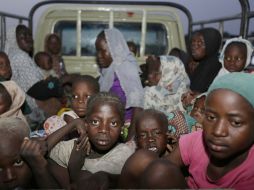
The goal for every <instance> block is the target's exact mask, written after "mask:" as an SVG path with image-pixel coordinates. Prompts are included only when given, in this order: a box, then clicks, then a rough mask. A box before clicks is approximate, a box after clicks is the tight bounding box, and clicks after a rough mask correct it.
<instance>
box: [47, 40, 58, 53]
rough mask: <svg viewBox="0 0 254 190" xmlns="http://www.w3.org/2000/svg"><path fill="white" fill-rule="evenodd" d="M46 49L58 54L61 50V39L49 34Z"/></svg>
mask: <svg viewBox="0 0 254 190" xmlns="http://www.w3.org/2000/svg"><path fill="white" fill-rule="evenodd" d="M47 48H48V51H49V52H50V53H52V54H59V53H60V51H61V41H60V40H59V38H58V37H56V36H50V38H49V40H48V42H47Z"/></svg>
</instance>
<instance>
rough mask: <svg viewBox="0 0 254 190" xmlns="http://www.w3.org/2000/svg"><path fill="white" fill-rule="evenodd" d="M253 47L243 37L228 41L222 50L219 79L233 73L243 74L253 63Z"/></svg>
mask: <svg viewBox="0 0 254 190" xmlns="http://www.w3.org/2000/svg"><path fill="white" fill-rule="evenodd" d="M252 52H253V47H252V45H251V43H250V42H249V41H248V40H245V39H242V37H238V38H232V39H229V40H227V41H226V43H225V45H224V46H223V48H222V51H221V54H220V58H219V61H220V62H221V64H222V68H221V70H220V72H219V73H218V75H217V77H219V76H222V75H224V74H226V73H231V72H242V71H243V70H244V69H245V68H246V67H247V66H248V65H249V64H250V62H251V55H252Z"/></svg>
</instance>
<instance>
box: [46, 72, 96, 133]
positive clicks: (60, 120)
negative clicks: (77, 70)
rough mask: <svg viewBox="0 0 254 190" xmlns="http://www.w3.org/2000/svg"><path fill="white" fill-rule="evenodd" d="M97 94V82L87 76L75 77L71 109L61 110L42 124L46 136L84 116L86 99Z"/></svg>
mask: <svg viewBox="0 0 254 190" xmlns="http://www.w3.org/2000/svg"><path fill="white" fill-rule="evenodd" d="M98 92H99V84H98V82H97V80H96V79H95V78H94V77H92V76H89V75H83V76H79V77H77V78H76V79H75V80H74V81H73V83H72V90H71V97H70V102H71V109H68V108H67V109H66V108H64V109H61V110H60V111H58V113H57V115H54V116H52V117H49V118H48V119H47V120H46V121H45V122H44V124H43V128H44V129H45V132H46V134H47V135H49V134H51V133H53V132H54V131H56V130H57V129H59V128H61V127H63V126H64V125H66V124H67V123H69V122H71V121H72V120H73V119H76V118H82V119H84V118H85V116H86V110H87V101H88V99H89V98H90V97H91V96H92V95H94V94H96V93H98Z"/></svg>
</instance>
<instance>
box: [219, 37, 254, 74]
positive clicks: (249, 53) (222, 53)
mask: <svg viewBox="0 0 254 190" xmlns="http://www.w3.org/2000/svg"><path fill="white" fill-rule="evenodd" d="M232 42H240V43H243V44H245V45H246V49H247V59H246V63H245V66H244V68H246V67H247V66H248V65H249V64H250V61H251V55H252V52H253V46H252V45H251V43H250V41H248V40H246V39H243V38H242V37H237V38H231V39H229V40H227V41H226V43H225V45H224V46H223V48H222V51H221V53H220V57H219V61H220V63H221V65H222V68H221V70H220V71H219V73H218V76H222V75H224V74H226V73H229V71H228V70H227V69H226V68H225V67H224V56H225V50H226V48H227V47H228V45H230V44H231V43H232Z"/></svg>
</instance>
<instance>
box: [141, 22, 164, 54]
mask: <svg viewBox="0 0 254 190" xmlns="http://www.w3.org/2000/svg"><path fill="white" fill-rule="evenodd" d="M167 46H168V39H167V31H166V28H165V26H164V25H163V24H159V23H147V31H146V46H145V47H146V49H145V54H146V55H150V54H155V53H156V55H165V54H166V53H167Z"/></svg>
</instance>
